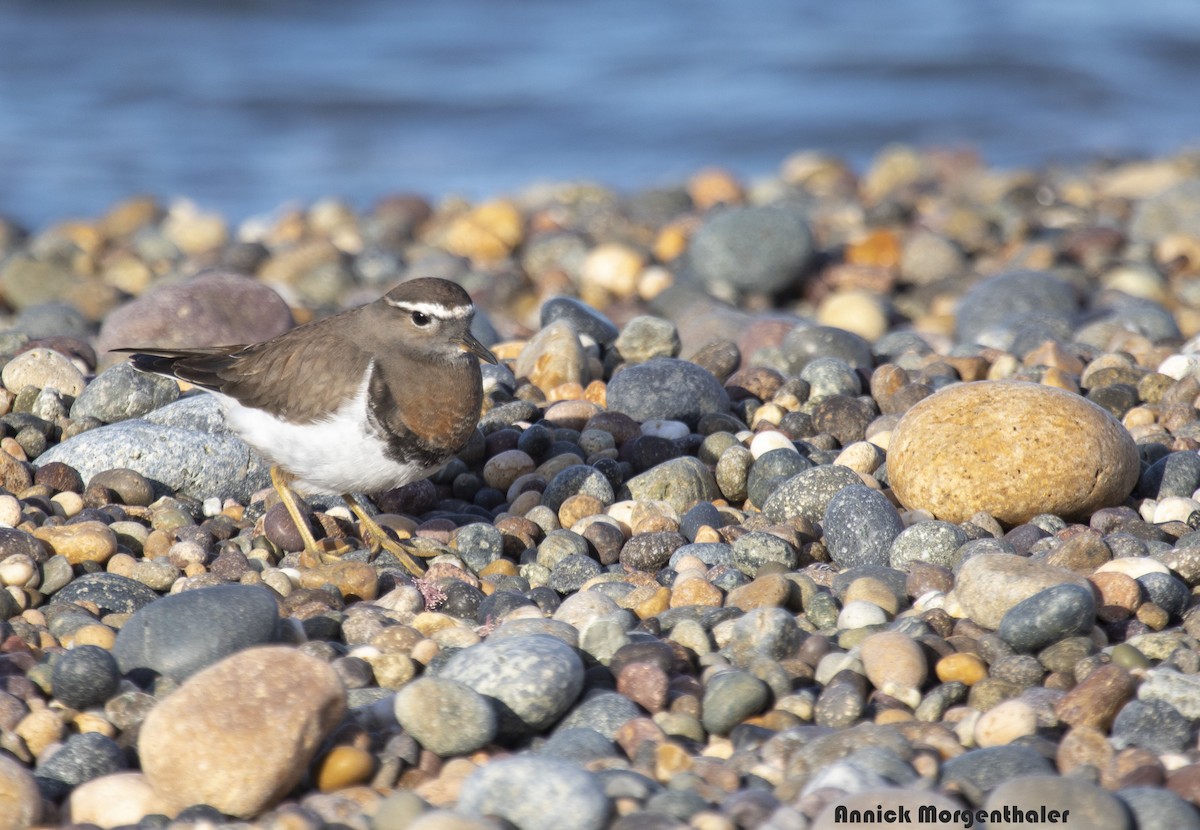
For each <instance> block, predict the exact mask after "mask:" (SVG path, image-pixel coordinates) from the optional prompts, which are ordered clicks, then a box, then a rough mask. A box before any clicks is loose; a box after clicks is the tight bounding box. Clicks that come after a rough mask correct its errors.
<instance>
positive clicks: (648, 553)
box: [621, 531, 687, 572]
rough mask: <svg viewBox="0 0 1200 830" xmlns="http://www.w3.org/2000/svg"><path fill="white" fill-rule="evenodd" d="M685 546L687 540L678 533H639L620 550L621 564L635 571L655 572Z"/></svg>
mask: <svg viewBox="0 0 1200 830" xmlns="http://www.w3.org/2000/svg"><path fill="white" fill-rule="evenodd" d="M685 544H687V539H685V538H684V537H683V536H681V535H680V534H678V533H673V532H669V531H667V532H661V533H639V534H637V535H636V536H631V537H630V538H629V541H627V542H626V543H625V545H624V546H623V547H622V548H621V564H622V565H624V566H625V567H626V568H630V569H632V570H635V571H651V572H653V571H657V570H658V569H659V568H662V567H664V566H665V565H666V564H667V562H668V561H670V559H671V555H672V554H673V553H674V552H675V551H676V550H678V549H679V548H681V547H683V546H684V545H685Z"/></svg>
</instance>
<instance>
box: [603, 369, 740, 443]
mask: <svg viewBox="0 0 1200 830" xmlns="http://www.w3.org/2000/svg"><path fill="white" fill-rule="evenodd" d="M607 404H608V410H609V411H610V412H621V413H624V414H626V415H628V416H630V417H631V418H633V419H634V420H635V421H650V420H655V419H660V420H666V421H683V422H684V423H686V424H687V425H688V426H689V427H692V428H695V426H696V424H697V423H699V421H700V418H701V417H702V416H704V415H707V414H709V413H712V412H726V411H728V409H729V396H728V395H727V394H726V392H725V387H723V386H722V385H721V382H720V381H719V380H717V379H716V378H715V377H713V375H712V373H710V372H709V371H708V370H706V369H702V368H700V367H699V366H697V365H696V364H694V363H689V362H687V361H686V360H677V359H675V358H669V357H656V358H654V359H652V360H649V361H647V362H645V363H640V364H638V365H636V366H630V367H628V368H626V369H624V370H622V371H620V372H618V373H617V374H616V375H615V376H614V377H613V379H612V380H610V381H609V382H608V393H607Z"/></svg>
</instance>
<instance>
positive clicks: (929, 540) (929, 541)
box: [888, 521, 968, 570]
mask: <svg viewBox="0 0 1200 830" xmlns="http://www.w3.org/2000/svg"><path fill="white" fill-rule="evenodd" d="M967 541H968V539H967V534H966V533H965V532H964V531H963V529H962V528H961V527H959V526H958V525H954V524H950V523H949V522H939V521H933V522H917V523H916V524H915V525H912V526H911V527H906V528H905V529H904V530H903V531H901V533H900V535H899V536H897V537H896V539H895V541H893V542H892V548H891V550H890V551H889V552H888V561H889V562H890V563H891V566H892V567H893V568H898V569H900V570H906V569H907V568H908V566H909V565H911V564H912V563H914V562H927V563H929V564H931V565H941V566H943V567H946V568H953V567H954V566H955V565H957V564H958V562H959V558H960V556H961V553H960V548H962V546H963V545H965V544H966V543H967Z"/></svg>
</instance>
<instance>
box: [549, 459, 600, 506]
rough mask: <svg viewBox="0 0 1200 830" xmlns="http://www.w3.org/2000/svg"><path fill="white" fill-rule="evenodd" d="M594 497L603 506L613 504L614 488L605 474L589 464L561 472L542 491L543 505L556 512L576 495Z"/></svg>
mask: <svg viewBox="0 0 1200 830" xmlns="http://www.w3.org/2000/svg"><path fill="white" fill-rule="evenodd" d="M580 494H583V495H588V496H593V497H595V498H597V499H599V500H600V502H601V503H602V504H605V505H609V504H612V502H613V488H612V484H611V483H609V480H608V479H607V478H605V476H604V473H602V472H600V471H599V470H597V469H596V468H595V467H591V466H588V465H587V464H573V465H571V466H570V467H567V468H566V469H563V470H560V471H559V472H558V474H557V475H555V476H554V478H552V479H550V481H549V482H548V483H547V484H546V489H545V490H543V491H542V504H544V505H545V506H546V507H549V508H550V509H551V510H553V511H554V512H556V513H557V512H558V509H559V508H560V507H562V503H563V502H564V501H566V500H567V499H568V498H570V497H571V496H575V495H580Z"/></svg>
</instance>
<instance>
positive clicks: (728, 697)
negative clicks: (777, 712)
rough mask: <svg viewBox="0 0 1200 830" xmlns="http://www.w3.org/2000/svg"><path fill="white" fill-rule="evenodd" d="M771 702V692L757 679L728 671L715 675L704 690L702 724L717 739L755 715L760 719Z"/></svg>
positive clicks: (747, 673) (742, 672) (741, 672)
mask: <svg viewBox="0 0 1200 830" xmlns="http://www.w3.org/2000/svg"><path fill="white" fill-rule="evenodd" d="M770 699H771V691H770V689H769V688H768V687H767V684H766V683H763V682H762V681H761V680H759V679H758V678H757V677H755V676H754V675H752V674H750V673H749V672H744V671H737V670H732V671H724V672H721V673H720V674H716V675H713V677H712V679H710V680H709V681H708V685H707V686H705V688H704V700H703V703H702V704H701V708H702V710H703V712H704V715H703V717H702V720H701V722H702V723H703V724H704V728H705V729H706V730H708V732H710V733H711V734H714V735H725V734H728V733H729V731H730V730H731V729H733V728H734V727H735V726H737V725H738V724H739V723H741V722H742V721H744V720H745V719H746V718H748V717H750V716H751V715H757V714H758V713H759V712H761V711H762V710H763V709H764V708H765V707H766V705H767V703H768V701H770Z"/></svg>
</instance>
